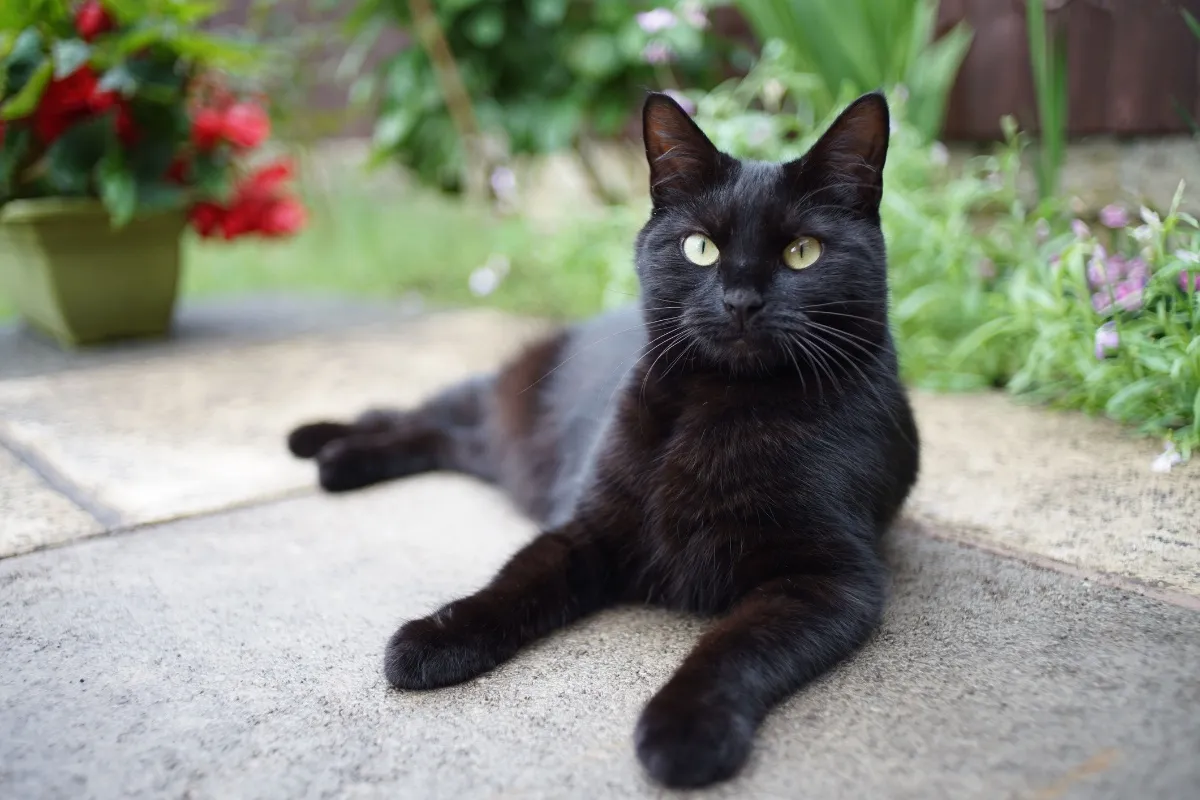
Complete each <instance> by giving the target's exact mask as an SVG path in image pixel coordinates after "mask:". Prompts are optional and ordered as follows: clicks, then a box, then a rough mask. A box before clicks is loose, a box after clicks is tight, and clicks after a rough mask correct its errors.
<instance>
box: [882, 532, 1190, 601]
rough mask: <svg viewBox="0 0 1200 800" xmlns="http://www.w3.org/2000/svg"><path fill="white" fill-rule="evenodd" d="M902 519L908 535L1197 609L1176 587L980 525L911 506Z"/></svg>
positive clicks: (1184, 593) (1185, 593)
mask: <svg viewBox="0 0 1200 800" xmlns="http://www.w3.org/2000/svg"><path fill="white" fill-rule="evenodd" d="M904 518H907V519H908V520H909V521H911V522H913V523H915V524H914V525H912V526H911V527H910V530H911V533H910V534H908V535H912V536H926V537H928V538H930V539H936V540H938V541H941V542H948V543H950V544H956V545H958V546H960V547H970V548H972V549H974V550H982V551H983V552H985V553H990V554H992V555H994V556H999V557H1000V558H1006V559H1008V560H1010V561H1018V562H1020V563H1022V564H1025V565H1026V566H1030V567H1034V568H1037V569H1044V570H1047V571H1049V572H1057V573H1059V574H1062V575H1070V576H1071V577H1074V578H1078V579H1080V580H1086V581H1091V582H1093V583H1097V584H1100V585H1101V586H1106V587H1108V588H1110V589H1119V590H1121V591H1123V592H1127V593H1130V594H1136V595H1141V596H1142V597H1148V598H1150V599H1152V600H1157V601H1158V602H1160V603H1168V604H1170V605H1173V606H1179V607H1182V608H1186V609H1189V610H1191V611H1200V597H1196V596H1195V595H1191V594H1188V593H1187V592H1184V591H1182V590H1180V589H1173V588H1162V587H1158V586H1151V585H1150V584H1148V583H1146V582H1145V581H1142V580H1139V579H1137V578H1135V577H1132V576H1130V575H1120V574H1117V573H1113V572H1102V571H1100V570H1094V569H1089V568H1088V567H1081V566H1079V565H1078V564H1072V563H1070V562H1068V561H1060V560H1058V559H1056V558H1051V557H1049V556H1044V555H1041V554H1040V553H1034V552H1031V551H1028V550H1020V549H1018V548H1015V547H1006V546H1004V545H1002V544H995V543H992V542H988V541H984V540H983V535H982V532H983V531H986V530H987V529H986V528H983V527H981V526H977V525H964V524H962V523H960V522H954V521H953V520H948V519H943V518H941V517H939V516H937V515H935V514H931V513H928V512H922V511H917V510H915V509H906V510H905V512H904ZM942 530H951V531H958V532H959V533H943V532H940V531H942ZM972 534H975V535H972Z"/></svg>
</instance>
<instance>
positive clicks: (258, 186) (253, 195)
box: [191, 161, 308, 239]
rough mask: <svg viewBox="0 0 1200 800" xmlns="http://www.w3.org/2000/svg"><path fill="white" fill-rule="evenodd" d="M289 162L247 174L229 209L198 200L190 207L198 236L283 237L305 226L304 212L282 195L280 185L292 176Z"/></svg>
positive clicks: (296, 201)
mask: <svg viewBox="0 0 1200 800" xmlns="http://www.w3.org/2000/svg"><path fill="white" fill-rule="evenodd" d="M292 172H293V170H292V165H291V164H290V163H289V162H287V161H276V162H274V163H272V164H268V165H267V166H265V167H261V168H260V169H258V170H256V171H254V172H253V173H251V174H250V175H248V176H247V177H246V179H245V180H243V181H242V182H241V183H240V184H238V187H237V190H236V192H235V193H234V197H233V202H232V203H231V204H230V205H229V207H228V208H222V207H221V206H219V205H216V204H215V203H208V202H205V203H197V204H196V205H195V206H193V207H192V210H191V220H192V225H193V227H195V229H196V231H197V232H198V233H199V234H200V235H201V236H205V237H208V236H216V235H217V233H218V232H219V233H220V234H221V235H222V236H223V237H224V238H226V239H236V238H237V237H239V236H244V235H246V234H250V233H258V234H262V235H263V236H271V237H275V236H286V235H288V234H292V233H296V232H297V231H299V230H300V229H301V228H303V227H304V223H305V222H306V220H307V217H308V215H307V212H306V211H305V209H304V206H303V205H301V204H300V202H299V201H298V200H296V199H295V198H293V197H287V196H285V195H284V194H283V185H284V183H286V182H287V181H288V180H290V179H291V177H292Z"/></svg>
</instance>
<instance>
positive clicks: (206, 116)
mask: <svg viewBox="0 0 1200 800" xmlns="http://www.w3.org/2000/svg"><path fill="white" fill-rule="evenodd" d="M224 127H225V119H224V118H223V117H222V116H221V112H220V111H217V110H215V109H211V108H202V109H200V110H199V111H197V112H196V116H194V117H192V143H193V144H195V145H196V149H197V150H202V151H207V150H212V149H213V148H214V147H216V146H217V142H219V141H221V133H222V131H223V130H224Z"/></svg>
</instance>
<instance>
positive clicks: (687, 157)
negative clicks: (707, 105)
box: [642, 93, 726, 206]
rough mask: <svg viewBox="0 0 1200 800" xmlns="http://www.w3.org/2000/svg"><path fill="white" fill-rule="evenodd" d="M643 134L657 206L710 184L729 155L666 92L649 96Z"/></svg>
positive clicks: (689, 194)
mask: <svg viewBox="0 0 1200 800" xmlns="http://www.w3.org/2000/svg"><path fill="white" fill-rule="evenodd" d="M642 138H643V139H644V140H645V143H646V161H648V162H649V163H650V198H651V199H652V200H653V201H654V205H655V206H663V205H670V204H671V202H672V200H673V199H677V198H685V197H689V196H691V195H693V194H695V193H696V192H698V191H700V190H701V189H703V188H704V187H706V186H709V185H711V184H712V183H713V182H714V181H715V180H716V179H717V177H718V175H719V173H720V170H721V167H722V165H723V162H724V159H725V158H726V156H723V155H722V154H721V151H719V150H717V148H716V147H715V146H713V143H712V142H710V141H709V140H708V137H707V136H705V135H704V131H702V130H700V127H699V126H698V125H697V124H696V123H695V122H693V121H692V118H691V117H690V116H688V113H687V112H686V111H684V110H683V109H682V108H681V107H680V106H679V104H678V103H676V102H675V101H674V100H672V99H671V98H670V97H669V96H668V95H665V94H657V93H655V94H651V95H650V96H649V97H647V98H646V104H645V105H644V106H643V107H642Z"/></svg>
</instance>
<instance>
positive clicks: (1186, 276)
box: [1179, 272, 1200, 294]
mask: <svg viewBox="0 0 1200 800" xmlns="http://www.w3.org/2000/svg"><path fill="white" fill-rule="evenodd" d="M1189 283H1190V284H1191V287H1192V291H1193V292H1200V275H1192V274H1191V273H1190V272H1181V273H1179V288H1180V289H1182V290H1183V292H1184V293H1185V294H1186V293H1187V290H1188V284H1189Z"/></svg>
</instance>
